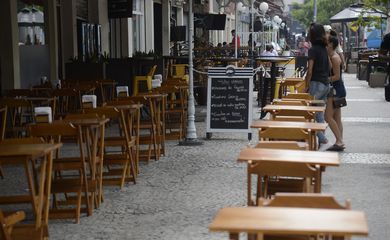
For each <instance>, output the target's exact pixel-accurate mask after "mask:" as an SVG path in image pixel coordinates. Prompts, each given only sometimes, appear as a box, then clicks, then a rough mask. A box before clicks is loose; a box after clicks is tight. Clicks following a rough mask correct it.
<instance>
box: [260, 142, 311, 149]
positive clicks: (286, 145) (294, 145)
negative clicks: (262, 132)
mask: <svg viewBox="0 0 390 240" xmlns="http://www.w3.org/2000/svg"><path fill="white" fill-rule="evenodd" d="M255 148H277V149H291V150H308V149H309V145H308V144H307V143H303V142H296V141H260V142H258V143H257V144H256V146H255Z"/></svg>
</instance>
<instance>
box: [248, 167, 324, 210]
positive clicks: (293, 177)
mask: <svg viewBox="0 0 390 240" xmlns="http://www.w3.org/2000/svg"><path fill="white" fill-rule="evenodd" d="M252 174H254V175H257V193H256V202H254V201H253V200H252ZM313 185H314V189H313ZM247 191H248V201H247V203H248V205H249V206H252V205H258V199H259V197H263V198H269V197H270V196H272V195H274V194H275V193H276V192H313V191H314V192H316V193H319V192H321V169H320V167H319V166H310V165H308V164H305V163H288V162H283V163H281V162H266V161H262V162H256V163H252V162H251V161H249V162H248V187H247Z"/></svg>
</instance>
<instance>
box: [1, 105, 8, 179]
mask: <svg viewBox="0 0 390 240" xmlns="http://www.w3.org/2000/svg"><path fill="white" fill-rule="evenodd" d="M6 123H7V106H5V107H3V108H0V142H1V141H3V140H4V137H5V129H6ZM0 178H1V179H3V178H4V173H3V169H2V168H1V165H0Z"/></svg>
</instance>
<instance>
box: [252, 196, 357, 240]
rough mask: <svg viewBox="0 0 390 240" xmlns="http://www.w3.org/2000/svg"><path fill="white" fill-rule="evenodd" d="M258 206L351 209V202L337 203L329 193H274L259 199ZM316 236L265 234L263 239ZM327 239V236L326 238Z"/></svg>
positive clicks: (305, 239)
mask: <svg viewBox="0 0 390 240" xmlns="http://www.w3.org/2000/svg"><path fill="white" fill-rule="evenodd" d="M259 207H297V208H323V209H345V210H349V209H351V202H350V201H349V200H347V201H346V202H345V205H341V204H339V203H338V202H337V201H336V199H335V198H334V197H333V196H332V195H331V194H322V193H321V194H320V193H276V194H275V197H274V198H273V199H264V198H260V199H259ZM311 239H317V238H316V236H286V235H278V236H273V235H265V236H264V240H311ZM326 239H328V238H326ZM331 239H335V240H347V239H350V238H349V237H340V236H337V237H336V236H334V237H332V238H331Z"/></svg>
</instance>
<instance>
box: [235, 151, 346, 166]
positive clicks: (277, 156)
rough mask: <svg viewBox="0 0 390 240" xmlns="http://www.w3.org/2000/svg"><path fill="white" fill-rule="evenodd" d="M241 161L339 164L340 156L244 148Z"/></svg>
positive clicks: (331, 153)
mask: <svg viewBox="0 0 390 240" xmlns="http://www.w3.org/2000/svg"><path fill="white" fill-rule="evenodd" d="M237 160H238V161H239V162H247V161H252V162H256V161H269V162H295V163H307V164H318V165H321V166H339V165H340V158H339V155H338V154H337V153H336V152H320V151H303V150H287V149H267V148H244V149H242V150H241V152H240V155H239V156H238V159H237Z"/></svg>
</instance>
